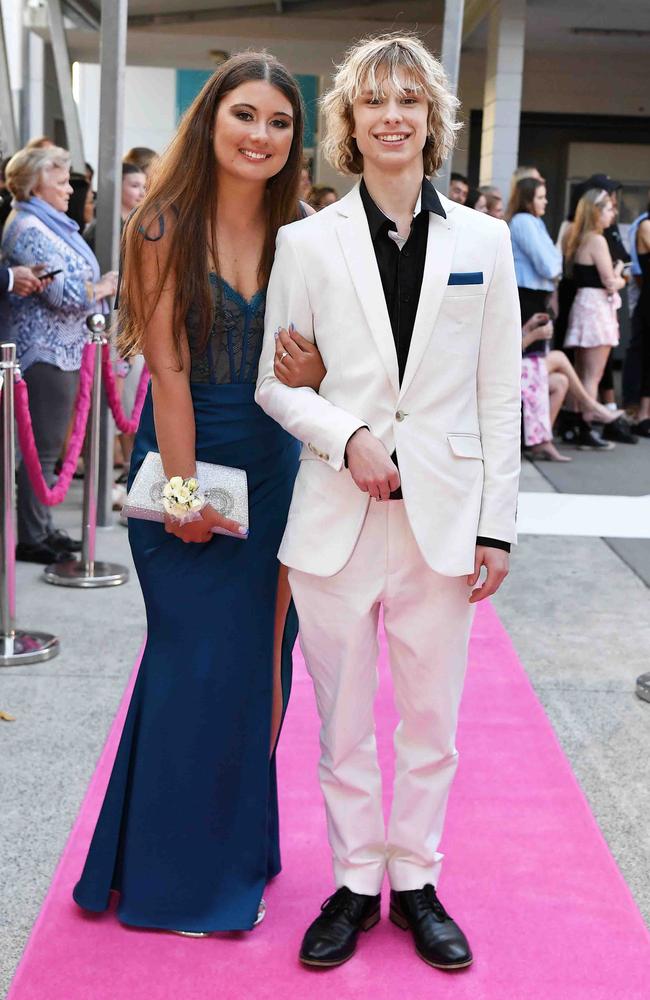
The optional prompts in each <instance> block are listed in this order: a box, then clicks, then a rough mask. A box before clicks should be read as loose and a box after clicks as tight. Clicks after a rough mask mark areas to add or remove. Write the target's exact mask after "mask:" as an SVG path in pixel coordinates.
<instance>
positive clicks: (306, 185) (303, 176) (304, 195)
mask: <svg viewBox="0 0 650 1000" xmlns="http://www.w3.org/2000/svg"><path fill="white" fill-rule="evenodd" d="M311 188H312V183H311V171H310V169H309V160H308V159H307V157H306V156H303V158H302V167H301V168H300V189H299V191H298V194H299V196H300V200H301V201H304V202H307V204H309V196H310V194H311Z"/></svg>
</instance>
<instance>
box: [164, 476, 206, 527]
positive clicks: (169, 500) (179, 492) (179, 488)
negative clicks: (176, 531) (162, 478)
mask: <svg viewBox="0 0 650 1000" xmlns="http://www.w3.org/2000/svg"><path fill="white" fill-rule="evenodd" d="M162 502H163V507H164V508H165V510H166V512H167V513H168V514H169V516H170V517H173V518H174V520H176V521H180V523H181V524H187V522H188V521H198V519H199V518H200V516H201V511H202V510H203V508H204V507H205V497H203V496H202V494H201V493H199V484H198V482H197V480H196V479H182V478H181V476H172V478H171V479H169V480H168V481H167V482H166V483H165V485H164V486H163V491H162Z"/></svg>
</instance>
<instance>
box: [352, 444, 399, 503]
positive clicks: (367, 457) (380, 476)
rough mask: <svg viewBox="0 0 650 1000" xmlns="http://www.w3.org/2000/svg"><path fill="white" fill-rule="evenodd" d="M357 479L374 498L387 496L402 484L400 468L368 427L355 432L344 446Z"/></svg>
mask: <svg viewBox="0 0 650 1000" xmlns="http://www.w3.org/2000/svg"><path fill="white" fill-rule="evenodd" d="M345 456H346V458H347V462H348V469H349V470H350V474H351V476H352V479H353V480H354V483H355V485H356V486H358V488H359V489H360V490H361V491H362V492H363V493H369V494H370V496H371V497H374V499H375V500H388V498H389V496H390V494H391V493H392V491H393V490H396V489H397V488H398V487H399V484H400V478H399V471H398V468H397V466H396V465H395V463H394V462H393V461H392V459H391V457H390V455H389V454H388V452H387V451H386V449H385V448H384V446H383V444H382V443H381V441H380V440H379V438H376V437H375V435H374V434H371V433H370V431H369V430H368V428H367V427H360V428H359V430H358V431H355V433H354V434H353V435H352V437H351V438H350V440H349V441H348V443H347V447H346V449H345Z"/></svg>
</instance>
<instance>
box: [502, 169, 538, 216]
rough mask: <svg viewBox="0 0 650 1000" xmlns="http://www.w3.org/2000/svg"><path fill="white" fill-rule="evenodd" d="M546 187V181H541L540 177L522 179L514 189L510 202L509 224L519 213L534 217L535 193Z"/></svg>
mask: <svg viewBox="0 0 650 1000" xmlns="http://www.w3.org/2000/svg"><path fill="white" fill-rule="evenodd" d="M545 186H546V181H541V180H540V179H539V177H522V178H521V180H518V181H517V183H516V184H515V186H514V187H513V189H512V194H511V195H510V201H509V202H508V208H507V211H506V219H507V220H508V222H510V219H511V218H512V217H513V215H517V214H518V213H519V212H529V213H530V214H531V215H534V214H535V211H534V209H533V201H534V199H535V193H536V191H537V190H538V189H539V188H541V187H545Z"/></svg>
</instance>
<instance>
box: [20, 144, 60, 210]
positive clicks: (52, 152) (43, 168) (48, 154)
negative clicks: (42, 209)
mask: <svg viewBox="0 0 650 1000" xmlns="http://www.w3.org/2000/svg"><path fill="white" fill-rule="evenodd" d="M56 167H61V169H63V170H69V169H70V153H69V152H68V151H67V149H61V147H60V146H46V147H33V146H32V147H29V146H25V148H24V149H21V150H19V152H17V153H16V154H15V156H12V157H11V159H10V160H9V163H8V164H7V166H6V167H5V183H6V185H7V187H8V188H9V190H10V191H11V193H12V195H13V196H14V198H15V199H16V201H27V200H28V198H29V197H30V195H31V193H32V189H33V188H35V187H36V185H37V184H38V182H39V181H40V179H41V177H42V176H43V174H46V173H48V171H50V170H53V169H56Z"/></svg>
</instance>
